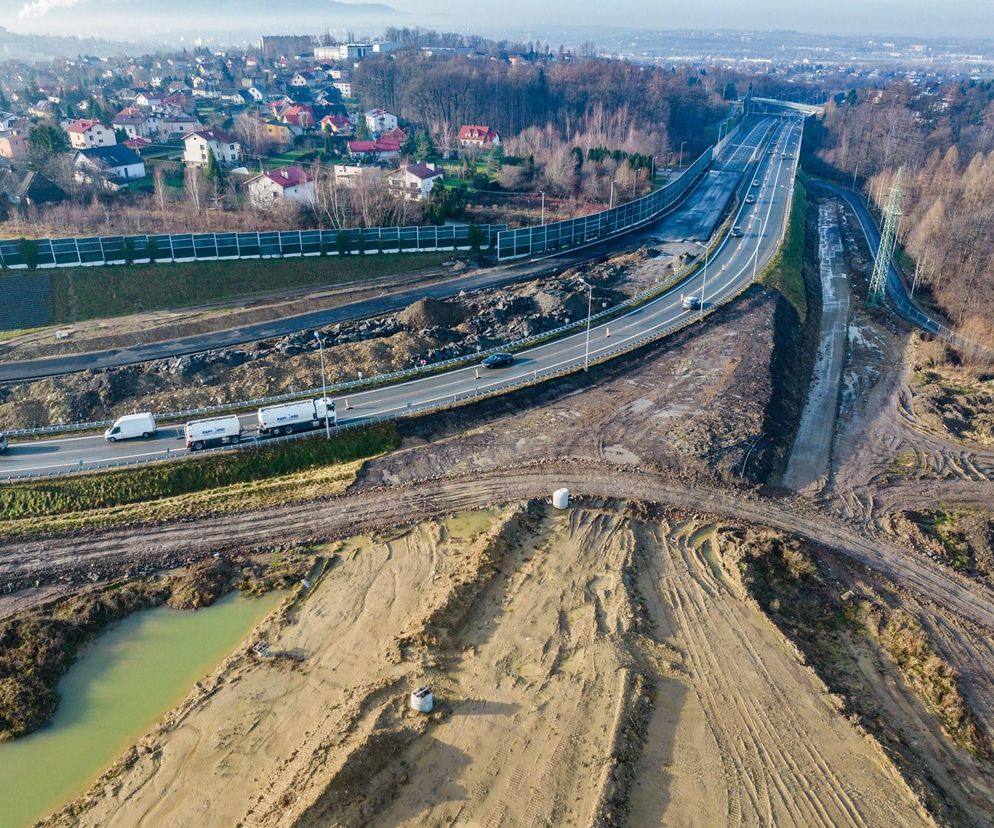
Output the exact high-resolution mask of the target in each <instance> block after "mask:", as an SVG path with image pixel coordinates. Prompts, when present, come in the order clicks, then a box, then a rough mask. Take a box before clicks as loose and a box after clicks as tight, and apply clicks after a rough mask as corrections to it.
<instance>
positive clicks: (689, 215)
mask: <svg viewBox="0 0 994 828" xmlns="http://www.w3.org/2000/svg"><path fill="white" fill-rule="evenodd" d="M764 123H765V121H764ZM755 129H756V127H755V126H754V127H753V128H752V129H750V130H748V131H747V132H746V136H749V135H752V134H753V132H754V131H755ZM743 143H748V142H747V141H746V142H743ZM743 157H747V153H746V152H745V150H744V149H743V146H742V143H740V144H735V143H733V144H732V145H731V146H730V147H729V148H728V150H727V151H726V157H725V158H724V159H722V161H723V164H722V166H723V167H724V168H725V169H729V170H732V171H733V172H732V173H728V172H714V173H706V174H705V175H704V176H703V177H702V179H701V182H699V183H698V185H697V186H696V187H694V188H693V189H692V190H691V191H690V193H688V195H687V196H686V197H685V198H684V199H683V200H682V201H681V202H680V204H679V206H678V208H677V210H676V211H675V212H673V213H671V214H670V216H669V219H672V222H671V221H669V219H667V218H664V219H662V220H661V221H660V222H657V223H655V225H654V226H655V227H656V228H657V232H656V233H653V234H647V232H646V229H645V228H638V229H636V230H633V231H631V232H630V233H627V234H624V235H622V236H616V237H613V238H611V239H606V240H604V241H602V242H596V243H593V244H590V245H586V246H584V247H582V248H578V249H575V250H571V251H564V252H563V253H559V254H556V255H553V256H548V257H543V258H540V259H528V260H521V261H514V262H510V263H507V264H503V265H498V266H496V267H489V268H485V269H482V270H477V271H473V272H470V273H468V274H465V273H464V274H461V275H459V276H455V277H453V278H451V279H446V280H444V281H437V282H435V283H433V284H431V285H425V286H421V287H412V288H409V289H407V290H403V291H397V292H394V293H389V294H387V293H384V294H383V295H381V296H378V297H375V298H372V299H365V300H363V301H359V302H351V303H349V304H345V305H340V306H338V307H335V308H327V309H323V310H317V311H310V312H308V313H303V314H297V315H295V316H288V317H285V318H283V319H273V320H269V321H267V322H259V323H256V324H252V325H244V326H242V327H238V328H228V329H227V330H221V331H215V332H212V333H205V334H197V335H194V336H187V337H181V338H178V339H171V340H167V341H163V342H149V343H147V344H143V345H135V346H133V347H130V348H111V349H107V350H103V351H91V352H88V353H81V354H66V355H64V356H57V357H42V358H39V359H31V360H20V361H16V362H0V383H9V382H23V381H25V380H32V379H41V378H43V377H55V376H60V375H63V374H72V373H76V372H77V371H87V370H97V369H105V368H118V367H121V366H124V365H134V364H135V363H139V362H150V361H152V360H157V359H168V358H170V357H177V356H183V355H185V354H196V353H203V352H204V351H210V350H214V349H217V348H230V347H233V346H236V345H243V344H245V343H247V342H257V341H259V340H262V339H270V338H272V337H279V336H286V335H287V334H291V333H296V332H297V331H302V330H309V329H316V328H322V327H327V326H329V325H334V324H336V323H339V322H346V321H351V320H355V319H367V318H370V317H374V316H384V315H386V314H389V313H393V312H395V311H399V310H402V309H403V308H406V307H407V306H408V305H410V304H412V303H413V302H416V301H418V300H419V299H422V298H424V297H431V298H433V299H446V298H449V297H452V296H455V295H457V294H458V293H460V292H461V291H466V292H467V293H468V292H471V291H475V290H481V289H484V288H496V287H501V286H503V285H508V284H513V283H515V282H522V281H527V280H529V279H535V278H538V277H540V276H543V275H547V274H549V273H554V272H555V271H557V270H562V269H565V268H569V267H574V266H576V265H578V264H582V263H583V262H587V261H591V260H594V259H597V258H599V257H601V256H605V255H610V254H612V253H616V252H619V251H622V250H627V249H630V248H632V247H633V246H637V245H638V244H640V243H641V242H642V241H643V240H645V239H646V238H647V237H648V236H649V235H655V236H657V237H658V236H659V234H660V232H662V233H663V234H664V236H665V238H667V239H672V240H677V241H678V240H680V239H683V238H689V239H698V238H708V237H709V236H710V235H711V233H712V232H713V231H714V227H715V225H716V224H717V223H718V221H719V220H720V218H721V214H722V212H723V211H724V210H725V208H726V207H727V205H728V202H729V201H730V200H731V197H732V194H733V192H734V189H735V186H736V184H737V182H738V174H737V173H735V172H734V170H735V169H736V168H738V167H741V166H742V165H743V162H742V159H743ZM279 266H280V264H279V261H278V260H274V261H273V269H274V271H278V269H279Z"/></svg>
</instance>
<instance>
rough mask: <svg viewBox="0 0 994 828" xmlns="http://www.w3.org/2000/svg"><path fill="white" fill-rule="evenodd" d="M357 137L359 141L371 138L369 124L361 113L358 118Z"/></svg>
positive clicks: (356, 125)
mask: <svg viewBox="0 0 994 828" xmlns="http://www.w3.org/2000/svg"><path fill="white" fill-rule="evenodd" d="M355 137H356V140H357V141H368V140H369V126H368V125H367V124H366V119H365V118H364V117H363V116H362V114H360V115H359V118H358V120H356V124H355Z"/></svg>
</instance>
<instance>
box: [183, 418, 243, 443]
mask: <svg viewBox="0 0 994 828" xmlns="http://www.w3.org/2000/svg"><path fill="white" fill-rule="evenodd" d="M183 431H184V433H185V434H186V447H187V448H188V449H190V451H200V450H201V449H205V448H216V447H217V446H229V445H233V444H235V443H237V442H238V441H239V440H241V439H242V423H241V421H240V420H239V419H238V417H236V416H235V415H234V414H228V415H226V416H224V417H211V418H210V419H207V420H192V421H191V422H189V423H187V424H186V425H185V426H183Z"/></svg>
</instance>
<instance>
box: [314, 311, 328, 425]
mask: <svg viewBox="0 0 994 828" xmlns="http://www.w3.org/2000/svg"><path fill="white" fill-rule="evenodd" d="M314 338H315V339H316V340H317V341H318V351H319V352H320V354H321V400H322V401H323V402H324V436H325V437H326V438H327V439H329V440H330V439H331V423H330V422H329V418H330V416H331V414H330V412H329V410H328V408H329V406H328V380H327V378H326V377H325V373H324V340H323V339H322V338H321V334H320V333H318V332H317V331H315V332H314Z"/></svg>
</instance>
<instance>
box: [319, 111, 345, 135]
mask: <svg viewBox="0 0 994 828" xmlns="http://www.w3.org/2000/svg"><path fill="white" fill-rule="evenodd" d="M321 131H322V132H330V133H331V134H332V135H351V134H352V131H353V130H352V122H351V121H350V120H349V119H348V118H347V117H346V116H345V115H325V116H324V117H323V118H322V119H321Z"/></svg>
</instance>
